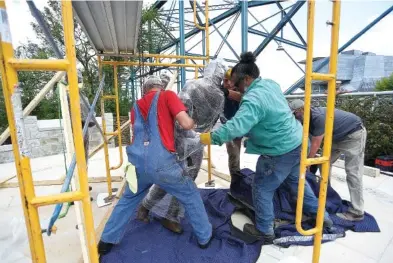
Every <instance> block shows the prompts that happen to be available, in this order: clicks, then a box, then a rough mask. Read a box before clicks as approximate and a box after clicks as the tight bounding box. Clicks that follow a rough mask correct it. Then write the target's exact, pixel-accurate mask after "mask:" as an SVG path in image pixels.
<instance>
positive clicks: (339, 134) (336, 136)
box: [310, 107, 362, 141]
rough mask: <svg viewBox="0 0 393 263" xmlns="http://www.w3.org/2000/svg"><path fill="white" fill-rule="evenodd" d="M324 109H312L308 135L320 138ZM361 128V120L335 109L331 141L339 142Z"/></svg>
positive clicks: (323, 122) (323, 127) (323, 130)
mask: <svg viewBox="0 0 393 263" xmlns="http://www.w3.org/2000/svg"><path fill="white" fill-rule="evenodd" d="M325 119H326V108H323V107H312V108H311V120H310V134H311V135H312V136H321V135H322V134H324V132H325ZM361 127H362V119H360V117H358V116H356V115H355V114H353V113H350V112H346V111H342V110H338V109H335V110H334V123H333V141H341V140H343V139H344V138H345V136H347V135H348V134H351V133H353V132H355V131H358V130H360V129H361Z"/></svg>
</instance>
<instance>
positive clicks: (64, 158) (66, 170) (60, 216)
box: [57, 83, 72, 219]
mask: <svg viewBox="0 0 393 263" xmlns="http://www.w3.org/2000/svg"><path fill="white" fill-rule="evenodd" d="M58 85H60V83H59V84H58ZM57 90H58V96H57V106H58V108H59V110H58V116H59V124H60V131H61V136H62V138H63V139H62V144H61V146H62V149H63V160H64V162H63V163H64V170H65V174H67V172H68V168H67V157H66V153H65V152H66V149H65V147H64V145H65V139H64V133H63V123H62V121H61V119H62V117H63V116H62V114H61V101H60V88H58V89H57ZM69 191H70V188H68V189H67V192H69ZM71 205H72V202H68V203H67V205H66V207H65V210H64V212H62V213H61V214H60V215H59V217H58V219H60V218H64V217H66V216H67V214H68V210H69V209H70V207H71Z"/></svg>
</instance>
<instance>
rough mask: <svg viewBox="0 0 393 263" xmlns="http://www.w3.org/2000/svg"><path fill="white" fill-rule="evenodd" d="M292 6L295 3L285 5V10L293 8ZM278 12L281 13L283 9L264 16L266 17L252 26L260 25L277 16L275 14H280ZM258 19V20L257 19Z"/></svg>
mask: <svg viewBox="0 0 393 263" xmlns="http://www.w3.org/2000/svg"><path fill="white" fill-rule="evenodd" d="M292 6H293V5H290V6H287V7H285V8H284V9H283V10H287V9H289V8H292ZM278 14H281V10H280V11H278V12H276V13H274V14H272V15H270V16H268V17H266V18H264V19H262V20H261V21H259V22H257V23H255V24H253V25H252V26H250V27H255V26H257V25H259V24H261V23H263V22H265V21H266V20H269V19H270V18H272V17H275V16H276V15H278ZM257 21H258V20H257Z"/></svg>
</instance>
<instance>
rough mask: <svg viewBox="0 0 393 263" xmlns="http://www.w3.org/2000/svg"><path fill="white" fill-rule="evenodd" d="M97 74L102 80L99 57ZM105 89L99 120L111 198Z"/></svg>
mask: <svg viewBox="0 0 393 263" xmlns="http://www.w3.org/2000/svg"><path fill="white" fill-rule="evenodd" d="M98 61H99V74H100V81H101V78H102V63H101V58H100V57H99V60H98ZM104 90H105V88H104V89H102V97H101V120H102V131H103V132H104V136H105V137H104V142H103V143H104V156H105V169H106V180H107V185H108V196H109V197H111V196H112V180H111V171H110V167H109V149H108V140H107V139H106V138H107V131H106V120H105V98H104V96H105V92H104Z"/></svg>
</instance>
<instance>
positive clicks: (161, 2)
mask: <svg viewBox="0 0 393 263" xmlns="http://www.w3.org/2000/svg"><path fill="white" fill-rule="evenodd" d="M166 2H167V0H164V1H162V0H158V1H156V2H155V3H154V4H153V5H152V6H151V8H152V9H157V10H158V9H160V8H161V7H163V6H164V5H165V4H166Z"/></svg>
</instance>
